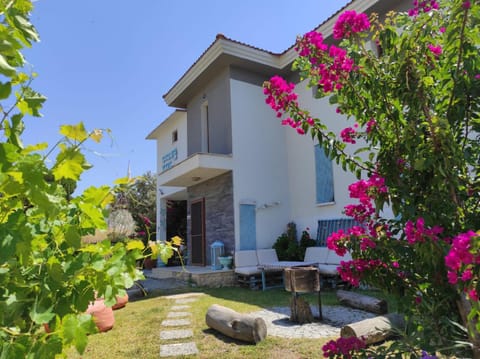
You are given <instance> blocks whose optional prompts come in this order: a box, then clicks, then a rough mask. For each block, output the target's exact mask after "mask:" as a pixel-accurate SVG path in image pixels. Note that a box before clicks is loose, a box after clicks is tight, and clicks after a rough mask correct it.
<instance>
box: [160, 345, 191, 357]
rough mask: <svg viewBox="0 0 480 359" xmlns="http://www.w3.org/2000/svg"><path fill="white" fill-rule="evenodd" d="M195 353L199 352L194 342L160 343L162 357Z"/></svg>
mask: <svg viewBox="0 0 480 359" xmlns="http://www.w3.org/2000/svg"><path fill="white" fill-rule="evenodd" d="M194 354H198V348H197V345H196V344H195V343H194V342H189V343H177V344H163V345H160V357H169V356H177V355H194Z"/></svg>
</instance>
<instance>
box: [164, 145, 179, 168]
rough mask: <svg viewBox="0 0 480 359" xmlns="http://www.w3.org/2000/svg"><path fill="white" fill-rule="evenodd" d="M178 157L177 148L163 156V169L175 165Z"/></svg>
mask: <svg viewBox="0 0 480 359" xmlns="http://www.w3.org/2000/svg"><path fill="white" fill-rule="evenodd" d="M177 158H178V151H177V149H176V148H174V149H173V150H171V151H170V152H168V153H166V154H164V155H163V156H162V171H165V170H168V169H169V168H171V167H172V166H173V164H174V163H175V161H176V160H177Z"/></svg>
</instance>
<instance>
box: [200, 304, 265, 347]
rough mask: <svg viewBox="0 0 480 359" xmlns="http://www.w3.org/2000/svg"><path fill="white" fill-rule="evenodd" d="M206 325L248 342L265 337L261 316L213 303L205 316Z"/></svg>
mask: <svg viewBox="0 0 480 359" xmlns="http://www.w3.org/2000/svg"><path fill="white" fill-rule="evenodd" d="M205 321H206V322H207V325H208V326H209V327H210V328H212V329H215V330H217V331H219V332H220V333H222V334H224V335H226V336H228V337H230V338H233V339H238V340H242V341H245V342H249V343H258V342H260V341H262V340H263V339H265V338H266V337H267V325H266V324H265V321H264V320H263V319H262V318H255V317H253V316H250V315H248V314H241V313H237V312H236V311H234V310H232V309H230V308H227V307H223V306H221V305H218V304H213V305H211V306H210V308H208V311H207V315H206V317H205Z"/></svg>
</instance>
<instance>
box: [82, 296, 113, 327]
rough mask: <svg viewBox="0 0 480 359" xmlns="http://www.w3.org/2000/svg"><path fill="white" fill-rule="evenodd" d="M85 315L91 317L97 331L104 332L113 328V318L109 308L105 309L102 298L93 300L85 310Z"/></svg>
mask: <svg viewBox="0 0 480 359" xmlns="http://www.w3.org/2000/svg"><path fill="white" fill-rule="evenodd" d="M87 314H91V315H92V316H93V320H94V321H95V324H96V325H97V328H98V331H100V332H106V331H109V330H110V329H112V328H113V324H114V323H115V317H114V316H113V310H112V308H111V307H107V306H106V305H105V302H104V300H103V298H98V299H95V301H94V302H93V303H91V304H90V305H89V306H88V308H87Z"/></svg>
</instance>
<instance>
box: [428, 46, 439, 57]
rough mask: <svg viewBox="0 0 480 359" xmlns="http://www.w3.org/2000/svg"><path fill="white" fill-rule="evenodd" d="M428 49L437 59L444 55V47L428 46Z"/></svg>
mask: <svg viewBox="0 0 480 359" xmlns="http://www.w3.org/2000/svg"><path fill="white" fill-rule="evenodd" d="M428 49H429V50H430V51H431V52H432V54H434V55H435V56H436V57H439V56H440V55H441V54H442V47H441V46H440V45H438V46H434V45H432V44H430V45H428Z"/></svg>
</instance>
